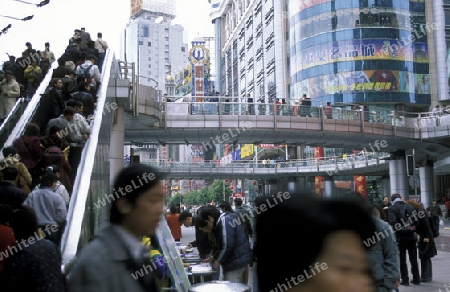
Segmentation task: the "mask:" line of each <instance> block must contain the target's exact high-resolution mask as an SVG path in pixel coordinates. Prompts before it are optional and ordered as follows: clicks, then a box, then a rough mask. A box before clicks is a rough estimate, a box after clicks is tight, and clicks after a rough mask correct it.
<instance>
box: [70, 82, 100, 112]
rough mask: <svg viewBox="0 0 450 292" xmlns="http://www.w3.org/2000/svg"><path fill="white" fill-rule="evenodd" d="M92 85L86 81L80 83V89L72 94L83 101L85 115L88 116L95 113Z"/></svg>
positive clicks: (75, 98)
mask: <svg viewBox="0 0 450 292" xmlns="http://www.w3.org/2000/svg"><path fill="white" fill-rule="evenodd" d="M90 91H91V85H90V84H89V83H87V82H86V81H82V82H80V83H79V84H78V91H76V92H74V93H72V94H71V98H72V99H74V100H76V101H80V102H82V103H83V116H84V117H85V118H87V117H88V116H89V115H92V114H93V113H94V108H95V100H94V97H93V96H92V94H91V92H90Z"/></svg>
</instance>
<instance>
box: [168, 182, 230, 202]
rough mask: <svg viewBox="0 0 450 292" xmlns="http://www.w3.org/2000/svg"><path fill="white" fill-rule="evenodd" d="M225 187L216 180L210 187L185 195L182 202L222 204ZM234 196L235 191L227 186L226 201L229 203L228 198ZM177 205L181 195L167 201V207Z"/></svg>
mask: <svg viewBox="0 0 450 292" xmlns="http://www.w3.org/2000/svg"><path fill="white" fill-rule="evenodd" d="M223 186H224V185H223V181H222V180H215V181H214V182H213V184H212V185H210V186H207V187H205V188H203V189H201V190H195V191H192V192H189V193H186V194H184V195H183V196H182V198H181V202H182V203H184V204H188V205H203V204H209V203H211V201H214V202H217V203H218V202H222V201H223ZM232 194H233V191H232V190H231V189H230V188H229V186H228V184H225V199H226V200H227V201H228V198H229V197H230V196H231V195H232ZM177 203H180V195H175V196H173V197H170V198H168V199H167V206H170V205H172V204H177Z"/></svg>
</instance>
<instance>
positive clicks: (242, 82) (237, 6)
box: [209, 0, 289, 103]
mask: <svg viewBox="0 0 450 292" xmlns="http://www.w3.org/2000/svg"><path fill="white" fill-rule="evenodd" d="M209 2H210V3H211V19H212V22H213V24H214V34H215V40H216V55H215V58H216V89H218V91H219V92H220V93H221V94H222V95H225V94H228V95H230V96H245V95H246V94H250V95H251V96H254V98H255V99H256V100H257V102H263V103H264V102H265V103H268V102H269V103H271V102H274V101H275V98H280V99H286V98H288V86H287V84H289V82H288V79H287V78H286V76H287V74H286V73H287V68H288V67H287V65H288V62H287V60H288V58H287V54H286V45H287V42H286V37H285V32H286V22H285V17H283V15H284V13H283V11H285V0H276V1H274V0H268V1H262V0H258V1H252V0H238V1H220V0H209Z"/></svg>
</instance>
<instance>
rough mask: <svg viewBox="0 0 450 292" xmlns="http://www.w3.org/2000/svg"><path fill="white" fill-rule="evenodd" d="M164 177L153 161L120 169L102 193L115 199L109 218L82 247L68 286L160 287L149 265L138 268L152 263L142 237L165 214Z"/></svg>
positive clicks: (82, 289) (103, 291) (81, 289)
mask: <svg viewBox="0 0 450 292" xmlns="http://www.w3.org/2000/svg"><path fill="white" fill-rule="evenodd" d="M161 179H162V176H161V175H160V174H159V173H157V172H156V171H155V170H154V169H153V168H152V167H150V166H147V165H143V164H133V165H131V166H130V167H127V168H124V169H122V170H121V171H120V172H119V174H118V175H117V176H116V178H115V182H114V188H113V190H112V192H111V194H107V195H105V198H102V199H101V200H103V202H104V201H105V199H107V200H108V201H109V202H111V210H110V218H109V220H110V223H111V224H110V225H109V226H107V227H106V228H105V229H103V230H102V231H101V232H100V233H99V235H98V236H96V237H95V238H93V239H92V241H91V242H90V243H89V245H88V246H86V247H85V248H84V249H82V250H81V252H80V253H79V255H78V258H77V261H76V263H75V265H74V267H73V268H72V271H71V273H70V275H69V277H68V289H69V291H71V292H74V291H75V292H86V291H96V292H123V291H135V292H140V291H142V292H144V291H146V292H149V291H150V292H153V291H159V290H157V288H156V285H155V278H154V272H153V271H152V269H151V268H150V269H148V268H146V269H145V271H144V272H143V275H136V272H141V271H142V270H141V269H144V267H146V265H150V262H149V260H150V259H149V257H148V254H149V251H148V250H147V249H145V247H144V246H143V244H142V238H143V237H144V236H152V235H154V234H155V231H156V228H157V227H158V224H159V222H160V220H161V215H162V214H163V207H164V198H165V194H164V189H163V187H162V184H161ZM147 272H148V273H147ZM133 275H134V276H133Z"/></svg>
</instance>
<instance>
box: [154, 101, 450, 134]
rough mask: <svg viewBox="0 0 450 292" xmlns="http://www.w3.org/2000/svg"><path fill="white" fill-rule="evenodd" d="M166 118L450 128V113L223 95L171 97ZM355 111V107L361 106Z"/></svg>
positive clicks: (166, 106)
mask: <svg viewBox="0 0 450 292" xmlns="http://www.w3.org/2000/svg"><path fill="white" fill-rule="evenodd" d="M163 104H164V105H163V108H164V109H165V111H164V115H165V118H166V119H165V120H166V121H167V116H168V115H219V116H222V115H272V116H291V117H293V116H301V117H310V118H319V119H337V120H349V121H361V122H366V123H376V124H384V125H391V126H396V127H407V128H431V127H439V126H445V125H450V110H444V111H441V112H418V113H415V112H404V111H402V112H397V111H394V110H391V109H385V108H380V107H372V108H371V110H370V111H369V110H367V109H365V108H364V106H362V105H354V106H353V108H350V109H349V106H348V105H344V106H339V105H338V106H333V107H332V108H331V110H328V109H326V107H324V106H322V105H320V106H301V105H288V104H276V103H264V102H257V103H248V102H246V101H245V98H240V97H222V96H220V97H219V96H215V97H211V96H194V97H183V98H180V97H167V99H166V101H163ZM358 106H359V108H357V109H355V107H358Z"/></svg>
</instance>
